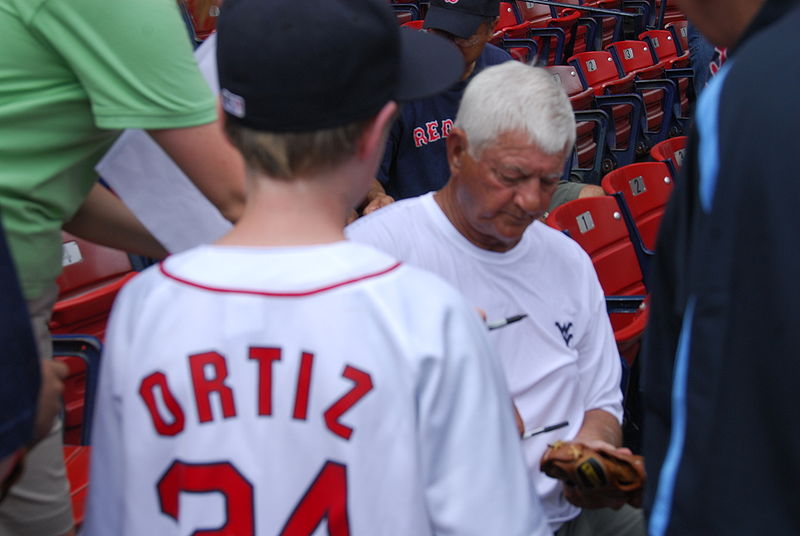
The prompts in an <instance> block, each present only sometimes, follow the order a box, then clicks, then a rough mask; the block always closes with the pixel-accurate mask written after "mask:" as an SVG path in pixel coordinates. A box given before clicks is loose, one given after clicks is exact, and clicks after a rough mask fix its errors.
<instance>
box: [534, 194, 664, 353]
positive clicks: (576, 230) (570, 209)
mask: <svg viewBox="0 0 800 536" xmlns="http://www.w3.org/2000/svg"><path fill="white" fill-rule="evenodd" d="M547 224H548V225H550V226H551V227H554V228H556V229H559V230H562V231H567V232H568V233H569V235H570V236H571V237H572V238H574V239H575V241H577V242H578V244H580V245H581V247H582V248H583V249H584V250H585V251H586V252H587V253H588V254H589V256H590V257H591V259H592V264H593V265H594V268H595V271H596V272H597V276H598V279H599V280H600V285H601V286H602V288H603V292H604V294H605V295H606V296H620V295H633V296H642V295H646V293H647V292H646V288H645V286H644V282H643V280H642V272H641V270H640V269H639V263H638V261H637V259H636V254H635V252H634V248H633V243H632V242H631V239H630V235H629V232H628V229H627V226H626V225H625V222H624V220H623V217H622V214H621V213H620V209H619V206H618V205H617V201H616V199H614V198H613V197H611V196H602V197H587V198H583V199H575V200H573V201H569V202H567V203H564V204H563V205H561V206H559V207H556V208H555V209H554V210H553V212H551V213H550V215H549V216H548V217H547ZM647 317H648V310H647V308H646V307H645V306H642V307H641V308H640V309H638V310H636V311H634V312H632V313H611V314H609V320H610V321H611V327H612V329H613V331H614V340H615V341H616V343H617V348H618V349H619V352H620V355H621V356H622V357H623V358H624V359H625V360H626V362H627V363H628V364H629V365H630V364H631V363H633V361H634V359H635V357H636V355H637V353H638V351H639V346H640V339H641V335H642V333H643V332H644V329H645V327H646V326H647Z"/></svg>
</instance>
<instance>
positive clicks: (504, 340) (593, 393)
mask: <svg viewBox="0 0 800 536" xmlns="http://www.w3.org/2000/svg"><path fill="white" fill-rule="evenodd" d="M346 232H347V235H348V236H349V237H350V238H351V239H353V240H355V241H358V242H364V243H368V244H372V245H374V246H375V247H379V248H381V249H383V250H384V251H386V252H388V253H389V254H390V255H392V256H395V257H396V258H399V259H401V260H403V261H404V262H408V263H409V264H413V265H415V266H419V267H421V268H424V269H426V270H430V271H432V272H434V273H436V274H438V275H440V276H442V277H443V278H444V279H445V280H446V281H448V282H450V283H451V284H453V285H454V286H455V287H456V288H457V289H459V290H460V291H461V292H462V293H463V294H464V296H466V298H467V301H468V303H469V304H470V305H472V306H474V307H480V308H482V309H483V310H484V311H486V313H487V316H488V319H489V321H493V320H499V319H502V318H506V317H509V316H514V315H517V314H527V315H528V316H527V317H526V318H525V319H523V320H521V321H519V322H517V323H514V324H511V325H509V326H506V327H504V328H502V329H498V330H495V331H492V332H490V334H489V338H490V341H491V342H492V344H493V346H494V348H495V350H497V353H498V354H499V356H500V359H501V360H502V363H503V369H504V371H505V375H506V381H507V383H508V386H509V389H510V390H511V394H512V395H513V397H514V402H515V403H516V404H517V407H518V409H519V411H520V414H521V416H522V418H523V421H524V422H525V425H526V429H530V428H536V427H539V426H546V425H550V424H556V423H559V422H562V421H569V427H567V428H563V429H560V430H556V431H554V432H551V433H547V434H542V435H539V436H535V437H533V438H530V439H527V440H525V441H523V447H524V449H525V457H526V461H527V463H528V465H529V467H530V475H531V477H532V478H533V481H534V483H535V485H536V489H537V492H538V493H539V496H540V498H541V500H542V505H543V507H544V509H545V513H546V514H547V516H548V518H549V520H550V522H551V528H552V529H553V531H555V530H557V529H558V527H559V526H561V524H562V523H563V522H564V521H567V520H569V519H572V518H574V517H575V516H577V515H578V513H579V512H580V510H579V509H578V508H577V507H575V506H573V505H571V504H570V503H568V502H567V501H566V499H564V496H563V494H562V493H561V483H560V482H559V481H557V480H555V479H553V478H550V477H548V476H546V475H545V474H544V473H542V472H541V471H540V468H539V461H540V460H541V457H542V454H543V453H544V451H545V449H546V448H547V444H548V443H550V442H552V441H555V440H557V439H571V438H573V437H575V435H576V434H577V433H578V431H579V430H580V428H581V425H582V424H583V415H584V413H585V412H586V411H587V410H590V409H602V410H605V411H607V412H608V413H610V414H611V415H614V416H615V417H617V418H618V419H621V418H622V392H621V390H620V388H619V384H620V379H621V366H620V359H619V353H618V351H617V347H616V344H615V342H614V335H613V332H612V330H611V325H610V323H609V320H608V314H607V313H606V308H605V300H604V297H603V291H602V289H601V287H600V283H599V281H598V280H597V275H596V273H595V271H594V268H593V266H592V263H591V260H590V259H589V257H588V255H586V253H585V252H584V251H583V250H582V249H581V248H580V246H578V245H577V244H576V243H575V242H574V241H573V240H570V239H569V238H568V237H566V236H565V235H564V234H563V233H560V232H558V231H556V230H554V229H551V228H550V227H547V226H546V225H544V224H542V223H541V222H538V221H537V222H534V223H533V224H532V225H531V226H530V227H528V229H526V231H525V234H524V235H523V238H522V240H521V241H520V242H519V243H518V244H517V245H516V246H515V247H514V248H512V249H511V250H509V251H506V252H503V253H498V252H494V251H488V250H484V249H481V248H479V247H477V246H475V245H474V244H472V243H471V242H469V241H468V240H467V239H466V238H465V237H464V236H462V235H461V233H459V232H458V230H457V229H456V228H455V227H454V226H453V225H452V223H450V220H448V218H447V216H446V215H445V214H444V212H442V210H441V208H440V207H439V205H438V204H437V203H436V200H435V199H434V197H433V194H426V195H424V196H421V197H417V198H413V199H407V200H403V201H400V202H397V203H394V204H392V205H390V206H388V207H385V208H382V209H381V210H379V211H377V212H375V213H374V214H370V215H369V216H367V217H366V218H361V219H360V220H357V221H356V222H355V223H353V224H351V225H350V226H349V227H348V228H347V229H346Z"/></svg>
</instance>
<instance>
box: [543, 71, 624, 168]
mask: <svg viewBox="0 0 800 536" xmlns="http://www.w3.org/2000/svg"><path fill="white" fill-rule="evenodd" d="M545 69H546V70H547V71H548V72H549V73H550V74H551V75H552V76H553V78H554V79H555V80H556V81H557V82H558V84H559V85H561V87H563V88H564V91H565V92H566V93H567V96H568V97H569V101H570V104H572V110H573V112H574V113H575V121H576V125H575V131H576V136H575V159H574V161H573V162H571V163H570V166H569V167H570V169H569V170H567V171H568V172H575V173H576V174H578V175H580V178H581V182H586V183H596V182H599V179H600V177H602V176H603V174H604V173H606V172H608V171H609V170H610V169H612V168H613V166H614V163H613V160H611V158H610V157H608V156H606V148H607V145H606V135H607V132H608V128H609V118H608V115H607V114H606V113H605V112H603V111H601V110H599V109H597V105H596V104H595V99H594V90H592V88H584V87H583V84H582V83H581V81H580V78H579V77H578V73H577V72H576V71H575V68H574V67H572V66H570V65H552V66H549V67H545Z"/></svg>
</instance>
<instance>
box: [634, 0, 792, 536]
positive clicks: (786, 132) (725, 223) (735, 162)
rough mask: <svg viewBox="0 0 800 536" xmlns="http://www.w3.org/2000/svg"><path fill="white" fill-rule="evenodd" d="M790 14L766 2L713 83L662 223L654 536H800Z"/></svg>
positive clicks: (650, 409) (652, 329)
mask: <svg viewBox="0 0 800 536" xmlns="http://www.w3.org/2000/svg"><path fill="white" fill-rule="evenodd" d="M796 6H797V4H796V3H793V2H788V1H782V2H779V1H776V0H771V1H768V2H767V4H766V5H765V6H764V8H763V9H762V11H761V12H760V13H759V15H758V16H757V17H756V19H755V20H754V21H753V22H752V23H751V25H750V27H749V28H748V30H747V31H746V32H745V35H744V37H743V39H742V40H741V41H740V43H739V44H738V45H737V46H736V47H735V49H734V50H732V51H731V55H730V57H729V59H728V62H727V63H726V67H725V68H724V69H723V70H722V71H720V74H718V75H717V76H716V77H715V78H714V79H712V81H711V82H709V85H708V86H706V88H705V90H704V92H703V95H702V96H701V100H700V101H699V103H698V107H697V110H696V116H695V125H694V127H693V132H692V135H691V138H690V139H691V141H690V149H689V155H688V159H687V162H686V163H685V167H684V169H685V174H684V176H683V177H682V178H679V180H678V181H676V187H675V191H674V193H673V197H672V199H671V201H670V205H669V207H668V209H667V212H666V214H665V216H664V221H663V224H662V229H661V234H660V236H659V242H658V246H657V256H656V259H655V262H654V263H653V266H652V270H653V272H652V274H651V275H652V277H651V281H652V287H651V290H652V308H651V314H650V326H649V328H648V332H647V334H646V339H645V344H644V352H643V355H642V357H641V359H642V362H641V364H642V389H643V406H644V412H645V415H644V454H645V457H646V464H647V472H648V479H649V483H648V488H647V493H646V497H645V509H646V511H647V514H648V518H649V519H648V521H649V524H650V534H651V535H652V536H661V535H662V534H669V535H676V536H677V535H680V536H693V535H697V536H701V535H702V536H708V535H726V536H727V535H740V534H741V535H753V534H787V535H788V534H800V486H798V477H799V476H800V425H799V424H798V422H797V421H795V417H797V409H796V404H797V403H798V398H800V397H799V396H798V395H800V337H798V333H800V238H798V230H797V229H798V225H797V222H798V213H799V212H800V210H798V206H799V203H800V172H799V171H798V166H797V154H798V148H800V141H798V135H797V130H796V129H797V125H800V106H798V104H797V98H798V95H800V62H799V61H798V60H797V52H796V46H794V43H796V40H797V32H798V29H799V28H800V8H798V7H796ZM721 16H723V15H721Z"/></svg>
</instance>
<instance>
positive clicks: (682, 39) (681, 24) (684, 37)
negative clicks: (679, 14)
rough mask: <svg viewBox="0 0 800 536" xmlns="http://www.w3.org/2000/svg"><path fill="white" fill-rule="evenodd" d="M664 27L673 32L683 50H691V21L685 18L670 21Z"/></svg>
mask: <svg viewBox="0 0 800 536" xmlns="http://www.w3.org/2000/svg"><path fill="white" fill-rule="evenodd" d="M664 29H665V30H668V31H669V32H670V33H672V37H674V38H675V42H676V43H677V44H678V45H679V46H680V47H681V51H683V52H688V50H689V23H688V22H686V21H685V20H679V21H675V22H670V23H668V24H665V25H664Z"/></svg>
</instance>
